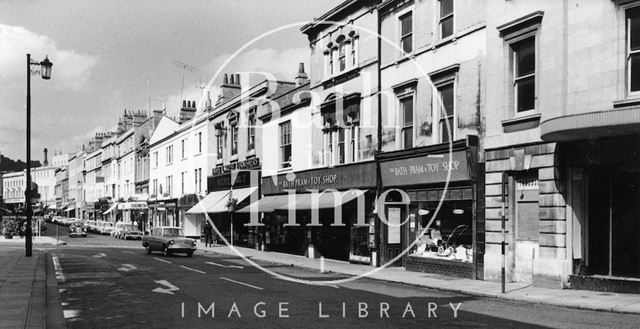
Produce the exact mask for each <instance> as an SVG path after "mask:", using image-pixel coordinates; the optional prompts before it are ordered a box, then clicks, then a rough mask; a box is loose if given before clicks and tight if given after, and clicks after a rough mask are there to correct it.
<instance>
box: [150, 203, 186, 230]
mask: <svg viewBox="0 0 640 329" xmlns="http://www.w3.org/2000/svg"><path fill="white" fill-rule="evenodd" d="M148 205H149V208H148V216H149V221H148V222H149V228H151V227H158V226H172V227H182V222H181V218H180V211H179V209H178V199H162V200H153V201H151V200H150V201H149V202H148Z"/></svg>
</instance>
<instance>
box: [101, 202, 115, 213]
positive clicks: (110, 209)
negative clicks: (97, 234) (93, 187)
mask: <svg viewBox="0 0 640 329" xmlns="http://www.w3.org/2000/svg"><path fill="white" fill-rule="evenodd" d="M117 207H118V203H117V202H115V203H114V204H113V205H111V207H109V209H107V211H105V212H103V213H102V214H103V215H106V214H108V213H110V212H112V211H113V210H115V209H116V208H117Z"/></svg>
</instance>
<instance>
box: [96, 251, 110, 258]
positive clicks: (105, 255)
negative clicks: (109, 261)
mask: <svg viewBox="0 0 640 329" xmlns="http://www.w3.org/2000/svg"><path fill="white" fill-rule="evenodd" d="M93 257H95V258H102V257H107V254H105V253H103V252H99V253H97V254H96V255H93Z"/></svg>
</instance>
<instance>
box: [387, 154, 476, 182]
mask: <svg viewBox="0 0 640 329" xmlns="http://www.w3.org/2000/svg"><path fill="white" fill-rule="evenodd" d="M449 169H450V170H451V176H450V178H449V181H451V182H454V181H467V180H471V172H470V170H469V164H468V162H467V153H466V151H456V152H453V153H451V157H449V154H448V153H445V154H437V155H424V156H420V157H416V158H410V159H398V160H393V161H386V162H381V163H380V171H381V177H382V184H383V185H384V186H406V185H420V184H430V183H444V182H446V181H447V174H448V172H449Z"/></svg>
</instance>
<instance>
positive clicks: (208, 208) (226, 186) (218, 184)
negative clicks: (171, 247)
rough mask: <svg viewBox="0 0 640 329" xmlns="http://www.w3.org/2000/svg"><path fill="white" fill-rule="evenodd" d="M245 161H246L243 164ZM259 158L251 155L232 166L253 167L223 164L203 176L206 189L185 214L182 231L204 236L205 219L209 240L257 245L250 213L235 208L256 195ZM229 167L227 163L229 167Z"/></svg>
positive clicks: (257, 192) (255, 232)
mask: <svg viewBox="0 0 640 329" xmlns="http://www.w3.org/2000/svg"><path fill="white" fill-rule="evenodd" d="M245 163H246V165H245ZM259 163H260V162H259V160H257V159H255V158H252V159H250V160H246V161H243V162H242V163H241V164H240V165H238V164H235V167H238V166H240V167H249V168H253V169H243V170H235V169H233V170H231V169H230V170H226V169H224V168H223V167H220V168H222V169H219V170H218V171H216V173H217V174H216V175H213V176H209V177H208V178H207V190H208V191H209V193H208V194H207V195H206V196H205V197H204V198H197V200H194V201H198V202H196V203H195V204H194V205H193V206H191V207H188V208H186V207H185V209H187V210H186V211H185V212H184V214H185V217H184V218H185V223H184V228H185V235H187V236H189V237H194V238H200V237H203V238H204V227H205V223H206V222H207V221H208V222H210V223H211V224H212V226H213V228H214V229H213V236H212V238H213V240H214V242H216V243H220V244H233V245H239V246H246V247H251V248H254V247H257V246H258V229H257V228H255V227H253V226H250V225H248V224H250V218H251V216H250V214H247V213H238V212H237V211H236V210H238V209H240V208H243V207H246V206H247V205H248V204H250V203H251V202H254V201H257V200H258V199H259V198H260V170H259ZM229 168H230V167H229Z"/></svg>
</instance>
